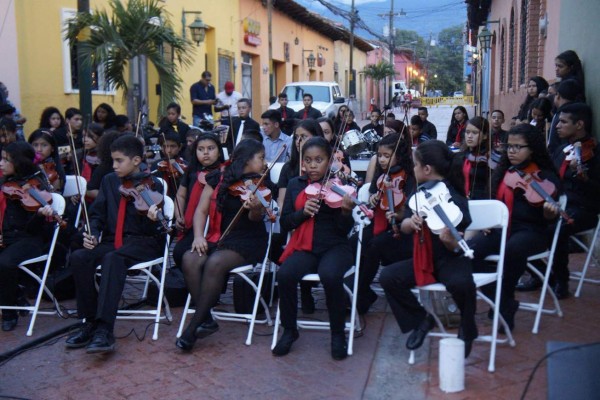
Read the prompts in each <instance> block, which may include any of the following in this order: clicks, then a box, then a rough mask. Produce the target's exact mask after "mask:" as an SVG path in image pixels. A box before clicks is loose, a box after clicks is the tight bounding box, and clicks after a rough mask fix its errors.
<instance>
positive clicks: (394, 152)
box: [377, 124, 412, 196]
mask: <svg viewBox="0 0 600 400" xmlns="http://www.w3.org/2000/svg"><path fill="white" fill-rule="evenodd" d="M403 125H404V126H403V127H402V130H401V131H400V136H399V137H398V141H397V142H396V146H394V151H393V152H392V156H391V157H390V162H389V164H388V166H387V168H386V169H385V172H384V173H383V176H384V178H383V179H384V180H385V179H387V178H388V177H389V176H390V169H391V168H392V160H394V159H395V158H396V153H397V152H398V148H399V147H400V141H402V140H403V139H404V131H405V130H406V124H403ZM411 159H412V146H411ZM381 193H382V190H381V188H377V196H381Z"/></svg>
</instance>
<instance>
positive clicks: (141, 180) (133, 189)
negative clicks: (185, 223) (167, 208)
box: [119, 174, 172, 233]
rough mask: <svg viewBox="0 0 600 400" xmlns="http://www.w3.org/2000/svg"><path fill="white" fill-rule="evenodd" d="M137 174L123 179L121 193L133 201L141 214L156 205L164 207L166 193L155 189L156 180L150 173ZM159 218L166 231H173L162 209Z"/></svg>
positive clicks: (120, 187) (158, 214)
mask: <svg viewBox="0 0 600 400" xmlns="http://www.w3.org/2000/svg"><path fill="white" fill-rule="evenodd" d="M136 175H137V176H132V177H128V178H125V179H123V180H122V184H121V186H119V193H121V196H123V197H125V198H126V199H128V200H131V201H133V205H134V206H135V209H136V210H137V211H138V212H139V213H140V214H147V213H148V210H149V209H150V207H152V206H154V205H156V206H157V207H159V208H160V207H162V206H163V205H164V195H163V194H162V193H160V192H158V191H156V190H153V189H154V185H155V183H154V181H153V180H152V177H151V176H150V175H148V174H136ZM157 217H158V220H159V221H160V224H161V226H162V229H163V231H164V232H166V233H170V232H171V231H172V229H171V227H170V226H169V223H168V221H167V219H166V218H165V216H164V214H163V212H162V210H160V209H159V210H158V213H157Z"/></svg>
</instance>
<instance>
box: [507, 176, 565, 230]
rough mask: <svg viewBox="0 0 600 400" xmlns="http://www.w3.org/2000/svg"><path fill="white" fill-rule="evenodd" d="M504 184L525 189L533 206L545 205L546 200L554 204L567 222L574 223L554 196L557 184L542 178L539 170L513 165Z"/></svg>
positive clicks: (526, 197)
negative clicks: (527, 169) (523, 168)
mask: <svg viewBox="0 0 600 400" xmlns="http://www.w3.org/2000/svg"><path fill="white" fill-rule="evenodd" d="M504 184H505V185H506V186H507V187H509V188H511V189H513V190H514V189H521V190H523V191H524V196H525V200H527V202H528V203H529V204H531V205H532V206H535V207H540V206H543V205H544V202H548V203H550V204H552V205H553V206H554V207H557V208H558V209H559V210H560V211H559V212H560V216H561V217H562V218H563V219H564V220H565V222H566V223H567V224H572V223H573V219H572V218H571V217H570V216H569V214H567V213H566V212H565V211H564V210H563V209H562V208H561V206H560V204H558V203H557V202H556V201H555V200H554V199H553V198H552V196H554V195H556V192H557V189H556V185H555V184H554V183H552V182H550V181H549V180H547V179H542V178H540V177H539V170H537V171H530V172H526V171H522V170H520V169H518V168H515V167H511V168H509V169H508V171H507V173H506V174H505V175H504Z"/></svg>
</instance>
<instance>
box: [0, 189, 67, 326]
mask: <svg viewBox="0 0 600 400" xmlns="http://www.w3.org/2000/svg"><path fill="white" fill-rule="evenodd" d="M51 205H52V209H54V211H56V212H57V213H58V214H59V215H61V216H62V215H63V213H64V212H65V199H64V198H63V197H62V196H61V195H60V194H57V193H52V204H51ZM59 230H60V227H59V225H58V223H55V224H54V233H53V234H52V240H51V241H50V248H49V250H48V253H46V254H44V255H42V256H39V257H35V258H30V259H28V260H25V261H23V262H21V263H20V264H19V269H20V270H21V271H23V272H25V273H26V274H27V275H29V276H30V277H31V278H33V279H34V280H35V281H37V283H38V284H39V289H38V293H37V296H36V298H35V303H34V305H33V306H4V305H0V310H26V311H29V312H31V321H29V328H28V329H27V336H31V335H32V334H33V326H34V325H35V320H36V318H37V316H38V314H50V315H52V314H56V313H60V308H59V305H58V301H57V300H56V298H55V297H54V295H53V294H52V292H51V291H50V289H48V288H47V287H46V280H47V279H48V273H49V272H50V264H51V263H52V256H53V254H54V248H55V247H56V239H57V238H58V232H59ZM42 262H45V265H44V270H43V272H42V276H41V277H40V276H38V275H37V274H36V273H34V272H33V271H31V270H30V269H29V268H28V266H30V265H35V264H39V263H42ZM44 292H45V293H46V295H47V296H48V297H50V300H51V301H52V302H53V303H54V306H55V311H40V302H41V300H42V294H43V293H44Z"/></svg>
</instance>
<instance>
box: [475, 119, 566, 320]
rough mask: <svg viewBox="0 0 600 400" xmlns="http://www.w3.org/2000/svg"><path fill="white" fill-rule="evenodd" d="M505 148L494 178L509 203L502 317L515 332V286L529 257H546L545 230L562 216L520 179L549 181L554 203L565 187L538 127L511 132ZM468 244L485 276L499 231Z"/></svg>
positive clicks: (497, 192)
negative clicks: (530, 177)
mask: <svg viewBox="0 0 600 400" xmlns="http://www.w3.org/2000/svg"><path fill="white" fill-rule="evenodd" d="M505 147H506V153H504V154H503V155H502V158H501V159H500V164H499V165H498V167H496V169H495V170H494V174H493V175H492V197H493V198H495V199H497V200H500V201H502V202H503V203H504V204H506V206H507V207H508V211H509V229H510V231H509V237H508V240H507V242H506V256H505V258H504V276H503V278H502V301H501V302H500V314H502V317H503V318H504V320H505V321H506V323H507V325H508V327H509V328H510V329H511V330H512V329H513V328H514V318H515V313H516V312H517V310H518V309H519V302H518V301H516V300H515V286H516V284H517V282H518V281H519V277H520V276H521V275H522V274H523V272H525V268H526V266H527V257H529V256H531V255H534V254H537V253H541V252H542V251H544V250H546V248H547V247H548V237H547V235H546V230H547V228H548V224H549V223H550V221H551V220H553V219H555V218H556V216H557V209H556V207H555V206H553V205H552V204H550V203H548V202H546V201H543V199H541V200H540V201H539V202H538V201H536V202H535V203H534V202H533V201H534V200H533V197H530V195H529V193H530V189H531V186H530V185H529V184H527V183H525V182H519V181H518V180H517V181H516V183H515V178H517V177H518V172H524V173H527V174H533V175H534V178H533V179H535V180H536V181H540V182H541V181H545V184H544V186H545V185H546V184H548V185H550V187H552V188H553V189H554V190H553V193H548V194H550V195H552V196H554V197H555V198H557V193H558V190H557V189H558V188H559V185H560V183H559V180H558V176H557V174H556V169H555V168H554V165H553V164H552V160H551V159H550V156H549V155H548V152H547V151H546V144H545V138H544V136H543V135H540V134H539V132H538V131H537V129H536V128H535V127H534V126H531V125H529V124H520V125H517V126H515V127H514V128H512V129H511V130H510V131H509V132H508V137H507V143H506V146H505ZM523 188H527V189H528V191H525V190H524V189H523ZM530 199H531V200H530ZM469 245H470V247H471V248H472V249H473V250H474V251H475V258H474V260H473V267H474V269H475V270H476V271H485V270H486V264H485V261H484V260H485V258H486V257H487V256H488V255H490V254H497V253H498V251H499V247H500V231H499V230H492V231H490V232H488V231H485V232H480V233H478V234H477V235H476V236H475V237H474V238H472V239H471V240H470V241H469ZM488 289H489V288H488ZM486 290H487V289H486Z"/></svg>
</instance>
